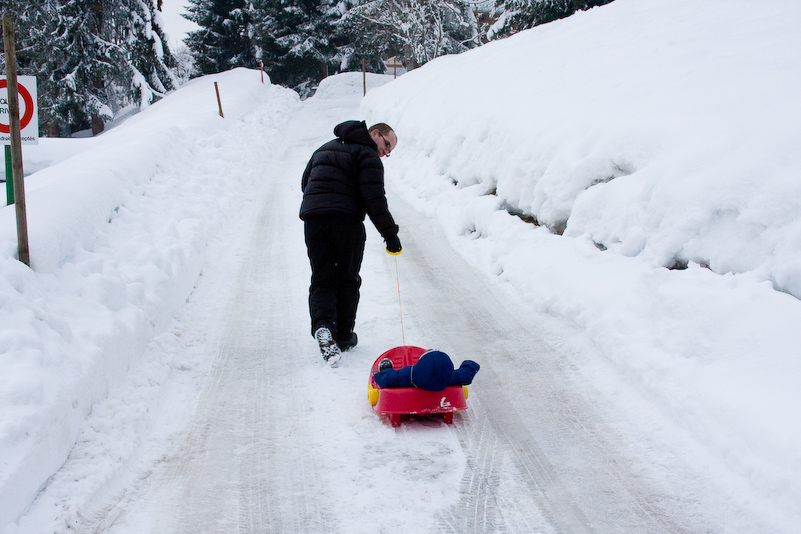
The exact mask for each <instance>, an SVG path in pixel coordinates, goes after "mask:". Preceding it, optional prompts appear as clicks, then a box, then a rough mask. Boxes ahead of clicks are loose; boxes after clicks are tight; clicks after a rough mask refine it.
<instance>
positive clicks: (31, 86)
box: [0, 76, 39, 145]
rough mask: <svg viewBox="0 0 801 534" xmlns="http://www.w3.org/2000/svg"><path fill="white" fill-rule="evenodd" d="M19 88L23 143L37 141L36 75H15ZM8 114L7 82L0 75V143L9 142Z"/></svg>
mask: <svg viewBox="0 0 801 534" xmlns="http://www.w3.org/2000/svg"><path fill="white" fill-rule="evenodd" d="M17 87H18V88H19V123H20V124H19V125H20V131H21V134H22V135H21V137H22V144H23V145H35V144H37V143H38V142H39V110H38V109H37V102H36V77H35V76H17ZM10 123H11V121H10V117H9V115H8V82H7V80H6V78H5V76H0V144H1V145H10V144H11V126H10Z"/></svg>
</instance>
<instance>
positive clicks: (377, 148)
mask: <svg viewBox="0 0 801 534" xmlns="http://www.w3.org/2000/svg"><path fill="white" fill-rule="evenodd" d="M334 135H336V139H334V140H332V141H329V142H327V143H325V144H324V145H323V146H321V147H320V148H318V149H317V150H316V151H315V152H314V154H313V155H312V157H311V159H310V160H309V163H308V165H307V166H306V170H305V171H304V172H303V179H302V181H301V189H302V190H303V202H302V203H301V206H300V218H301V219H303V221H304V227H305V229H304V232H305V238H306V248H307V249H308V254H309V262H310V263H311V270H312V276H311V285H310V287H309V313H310V315H311V325H312V335H313V336H314V338H315V339H316V340H317V342H318V344H319V345H320V352H321V353H322V355H323V358H324V359H325V360H326V361H328V362H329V363H331V364H332V365H336V363H337V362H338V361H339V360H340V358H341V351H342V350H348V349H350V348H352V347H354V346H355V345H356V343H357V341H358V339H357V337H356V333H355V332H354V331H353V327H354V325H355V323H356V308H357V307H358V305H359V288H360V286H361V277H360V276H359V271H360V269H361V264H362V257H363V255H364V242H365V238H366V233H365V228H364V217H365V215H367V216H369V217H370V220H371V221H372V223H373V225H374V226H375V227H376V229H377V230H378V232H379V233H380V234H381V236H382V237H383V238H384V240H385V241H386V248H387V252H389V253H390V254H400V252H401V243H400V239H399V238H398V225H396V224H395V220H394V219H393V218H392V214H390V212H389V208H388V206H387V198H386V193H385V191H384V166H383V165H382V164H381V159H380V158H382V157H384V156H389V154H390V152H392V150H394V149H395V145H397V143H398V138H397V136H396V135H395V132H394V131H393V130H392V128H390V127H389V126H387V125H386V124H383V123H379V124H376V125H374V126H371V127H370V128H367V125H366V124H365V122H364V121H346V122H343V123H341V124H338V125H337V126H336V127H335V128H334Z"/></svg>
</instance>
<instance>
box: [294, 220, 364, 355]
mask: <svg viewBox="0 0 801 534" xmlns="http://www.w3.org/2000/svg"><path fill="white" fill-rule="evenodd" d="M304 232H305V236H306V248H307V249H308V253H309V262H310V263H311V270H312V275H311V285H310V286H309V314H310V315H311V325H312V335H314V332H315V331H316V330H317V329H318V328H320V327H321V326H327V327H328V328H329V329H330V330H331V333H332V334H333V336H334V338H335V339H336V340H337V341H344V340H346V339H347V338H348V336H349V335H350V333H351V332H352V331H353V327H354V325H355V324H356V308H357V307H358V306H359V288H360V287H361V284H362V279H361V277H360V276H359V270H360V269H361V266H362V258H363V257H364V241H365V239H366V233H365V230H364V222H363V221H362V220H361V219H360V218H357V217H348V216H328V217H315V218H309V219H307V220H306V221H305V231H304Z"/></svg>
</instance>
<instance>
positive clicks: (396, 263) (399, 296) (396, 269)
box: [395, 255, 406, 347]
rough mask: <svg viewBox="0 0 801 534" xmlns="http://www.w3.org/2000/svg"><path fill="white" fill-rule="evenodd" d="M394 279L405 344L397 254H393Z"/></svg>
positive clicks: (404, 344) (404, 343)
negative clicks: (396, 286) (396, 283)
mask: <svg viewBox="0 0 801 534" xmlns="http://www.w3.org/2000/svg"><path fill="white" fill-rule="evenodd" d="M395 280H396V281H397V282H398V308H399V309H400V321H401V339H402V340H403V346H404V347H405V346H406V334H405V332H404V331H403V304H401V295H400V276H399V275H398V256H397V255H395Z"/></svg>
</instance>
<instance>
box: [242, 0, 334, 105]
mask: <svg viewBox="0 0 801 534" xmlns="http://www.w3.org/2000/svg"><path fill="white" fill-rule="evenodd" d="M256 5H257V11H258V13H259V18H260V22H259V24H258V25H257V26H256V39H257V44H258V46H259V48H260V50H261V53H262V59H263V61H264V68H265V70H266V71H267V73H268V74H269V75H270V79H271V80H272V81H273V83H278V84H281V85H284V86H287V87H293V88H295V89H296V90H298V91H299V92H300V93H301V95H302V96H305V95H306V94H308V93H309V92H310V91H309V88H310V86H313V85H316V83H318V82H319V81H320V80H321V79H322V78H324V77H325V76H326V75H327V74H329V72H336V71H338V70H339V63H340V61H338V60H337V46H336V42H335V37H336V35H335V33H336V23H337V21H338V20H339V18H340V17H341V16H342V14H343V12H344V11H345V5H344V3H342V2H337V1H335V0H261V1H259V2H258V3H257V4H256Z"/></svg>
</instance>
